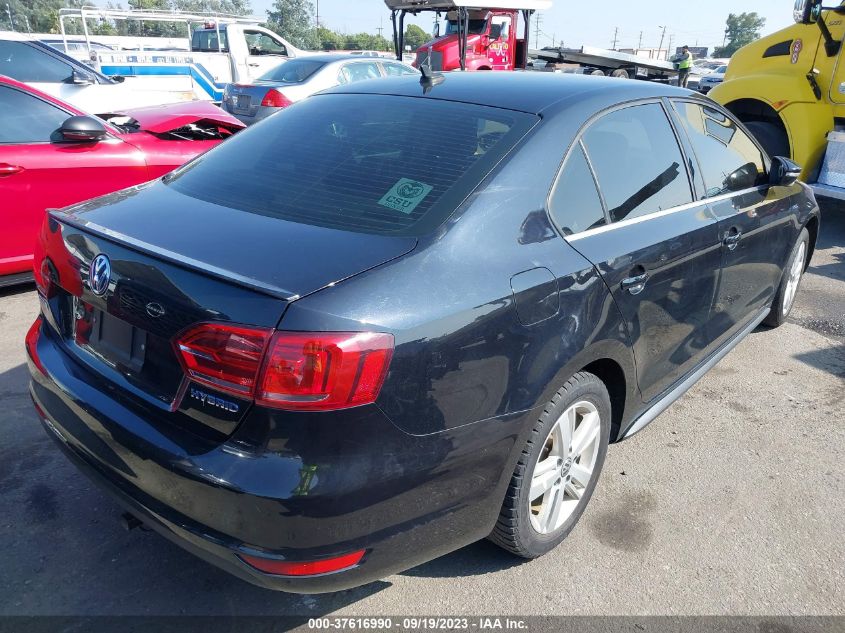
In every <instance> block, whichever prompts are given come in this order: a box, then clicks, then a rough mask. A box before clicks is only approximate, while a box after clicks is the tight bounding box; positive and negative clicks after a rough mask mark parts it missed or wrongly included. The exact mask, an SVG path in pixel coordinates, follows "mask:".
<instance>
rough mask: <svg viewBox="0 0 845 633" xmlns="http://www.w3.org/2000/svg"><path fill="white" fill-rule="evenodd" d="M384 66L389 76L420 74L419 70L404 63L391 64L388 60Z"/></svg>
mask: <svg viewBox="0 0 845 633" xmlns="http://www.w3.org/2000/svg"><path fill="white" fill-rule="evenodd" d="M382 66H384V72H385V74H387V75H388V76H389V77H394V76H399V75H419V74H420V73H419V71H418V70H416V69H414V68H408V67H407V66H403V65H402V64H391V63H390V62H386V63H384V64H382Z"/></svg>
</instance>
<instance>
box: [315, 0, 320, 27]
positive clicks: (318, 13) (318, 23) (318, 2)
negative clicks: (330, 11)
mask: <svg viewBox="0 0 845 633" xmlns="http://www.w3.org/2000/svg"><path fill="white" fill-rule="evenodd" d="M315 4H316V5H317V8H316V11H317V15H316V17H317V28H318V29H319V28H320V0H316V3H315Z"/></svg>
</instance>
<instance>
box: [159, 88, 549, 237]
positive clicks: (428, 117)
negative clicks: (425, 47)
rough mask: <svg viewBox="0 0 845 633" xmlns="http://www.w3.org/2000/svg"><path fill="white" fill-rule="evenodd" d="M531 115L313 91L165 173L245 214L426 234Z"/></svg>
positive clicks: (187, 189) (177, 184) (188, 191)
mask: <svg viewBox="0 0 845 633" xmlns="http://www.w3.org/2000/svg"><path fill="white" fill-rule="evenodd" d="M537 121H538V117H536V116H534V115H530V114H524V113H519V112H513V111H506V110H500V109H497V108H490V107H483V106H476V105H470V104H464V103H453V102H449V101H439V100H426V99H416V98H412V97H397V96H387V95H348V94H329V95H317V96H314V97H311V98H309V99H306V100H305V101H302V102H301V103H299V104H297V105H294V106H291V107H290V108H288V109H286V110H284V111H283V112H280V113H279V114H277V115H275V116H273V117H271V118H269V119H267V120H266V121H265V122H263V123H262V125H260V126H255V127H252V128H248V129H247V130H244V131H243V132H241V133H240V134H238V135H237V136H235V137H233V138H232V139H230V140H229V141H227V142H226V143H222V144H221V145H220V146H218V147H217V148H215V149H213V150H212V151H210V152H209V153H207V154H204V155H203V156H201V157H200V158H199V159H197V160H195V161H193V162H192V163H190V164H189V165H188V166H186V167H185V168H183V169H180V170H178V171H177V172H176V174H175V175H174V176H173V177H172V178H168V179H167V181H168V183H169V185H170V186H172V187H173V188H174V189H176V190H177V191H179V192H181V193H183V194H185V195H188V196H192V197H194V198H198V199H201V200H206V201H208V202H212V203H214V204H218V205H223V206H226V207H230V208H234V209H240V210H243V211H246V212H250V213H258V214H261V215H267V216H271V217H277V218H280V219H284V220H290V221H294V222H300V223H304V224H314V225H319V226H326V227H332V228H338V229H345V230H351V231H358V232H365V233H379V234H393V235H422V234H425V233H426V232H430V231H432V230H434V229H435V228H436V227H437V226H439V225H440V224H441V223H442V222H443V221H444V220H445V219H446V218H447V217H448V216H449V215H451V214H452V212H453V211H454V210H455V209H456V208H457V207H458V206H459V205H460V204H461V202H463V200H464V199H465V198H466V196H468V195H469V194H470V193H471V192H472V190H473V189H475V187H477V186H478V184H479V183H480V182H481V181H482V179H483V178H484V177H485V176H486V175H487V174H488V173H489V172H490V170H491V169H492V168H493V166H495V165H496V163H498V162H499V160H501V159H502V158H503V157H504V155H505V154H506V153H507V152H508V150H510V149H511V148H512V147H513V146H514V145H515V144H516V143H517V142H518V141H519V139H520V138H522V136H523V135H524V134H525V133H526V132H527V131H528V129H530V128H531V126H533V125H534V124H535V123H536V122H537Z"/></svg>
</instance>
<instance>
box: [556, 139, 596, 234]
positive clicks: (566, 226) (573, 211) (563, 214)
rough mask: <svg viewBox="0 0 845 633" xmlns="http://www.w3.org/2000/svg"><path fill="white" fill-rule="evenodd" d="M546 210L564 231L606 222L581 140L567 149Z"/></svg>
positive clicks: (578, 229)
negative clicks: (570, 149) (571, 149)
mask: <svg viewBox="0 0 845 633" xmlns="http://www.w3.org/2000/svg"><path fill="white" fill-rule="evenodd" d="M549 210H550V211H551V215H552V219H553V220H554V222H555V224H557V226H558V228H559V229H560V231H561V233H563V234H564V235H572V234H574V233H578V232H580V231H586V230H588V229H593V228H596V227H597V226H602V225H603V224H605V217H604V208H603V207H602V203H601V198H600V197H599V192H598V190H597V189H596V182H595V180H594V179H593V173H592V172H591V171H590V166H589V165H588V164H587V159H586V157H585V156H584V150H583V149H582V147H581V144H580V143H578V145H576V146H575V149H574V150H573V151H572V152H571V153H570V155H569V158H568V159H567V160H566V165H565V166H564V168H563V171H562V172H561V174H560V177H559V178H558V180H557V182H556V183H555V186H554V189H553V190H552V196H551V199H550V203H549Z"/></svg>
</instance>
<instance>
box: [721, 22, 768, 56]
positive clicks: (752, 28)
mask: <svg viewBox="0 0 845 633" xmlns="http://www.w3.org/2000/svg"><path fill="white" fill-rule="evenodd" d="M764 26H766V18H764V17H761V16H760V15H758V14H757V13H740V14H736V13H731V14H730V15H728V20H727V23H726V28H725V38H726V39H727V42H728V43H727V44H726V45H725V46H721V47H717V48H716V50H715V51H713V57H732V56H733V54H734V53H736V52H737V51H738V50H739V49H740V48H742V47H743V46H745V45H746V44H750V43H751V42H753V41H754V40H757V39H759V38H760V31H761V30H762V29H763V27H764Z"/></svg>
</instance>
